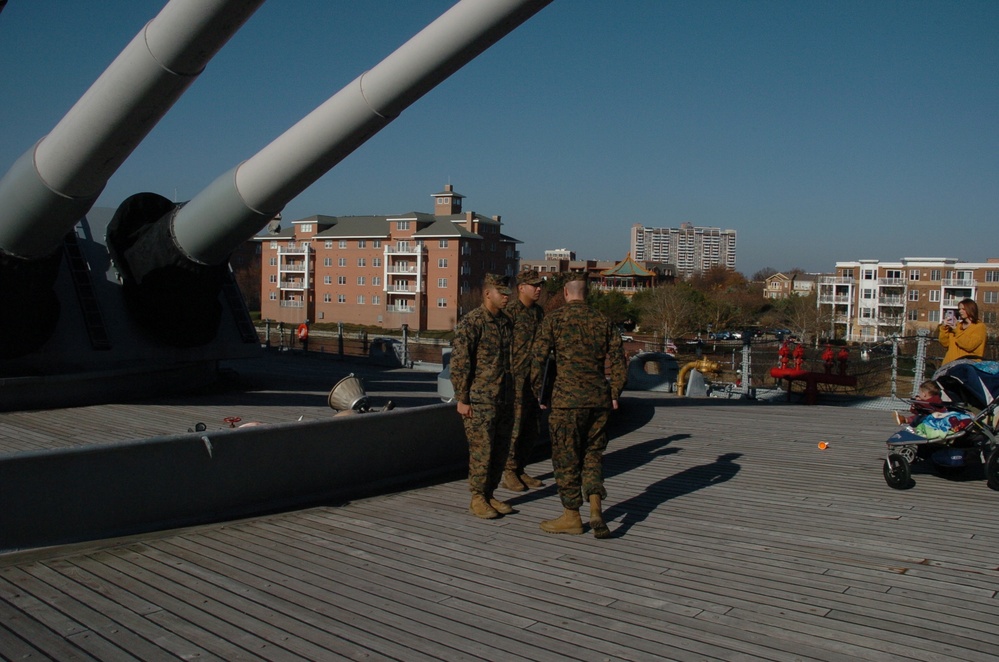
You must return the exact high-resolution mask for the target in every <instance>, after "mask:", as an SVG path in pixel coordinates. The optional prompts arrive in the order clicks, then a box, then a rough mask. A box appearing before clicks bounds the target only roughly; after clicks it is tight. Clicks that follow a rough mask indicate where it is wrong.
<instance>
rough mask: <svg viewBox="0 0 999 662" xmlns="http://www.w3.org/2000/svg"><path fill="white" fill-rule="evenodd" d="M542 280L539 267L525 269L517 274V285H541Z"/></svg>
mask: <svg viewBox="0 0 999 662" xmlns="http://www.w3.org/2000/svg"><path fill="white" fill-rule="evenodd" d="M542 282H543V281H542V278H541V274H539V273H538V271H537V269H524V270H523V271H521V272H520V273H519V274H517V285H540V284H541V283H542Z"/></svg>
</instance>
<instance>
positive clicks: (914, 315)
mask: <svg viewBox="0 0 999 662" xmlns="http://www.w3.org/2000/svg"><path fill="white" fill-rule="evenodd" d="M905 318H906V319H907V320H909V321H910V322H915V321H916V320H918V319H919V311H918V310H915V309H913V310H907V311H906V312H905Z"/></svg>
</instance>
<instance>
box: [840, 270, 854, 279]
mask: <svg viewBox="0 0 999 662" xmlns="http://www.w3.org/2000/svg"><path fill="white" fill-rule="evenodd" d="M839 277H840V278H853V270H852V269H844V270H843V271H841V272H839Z"/></svg>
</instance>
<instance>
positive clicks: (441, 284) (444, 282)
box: [437, 278, 447, 290]
mask: <svg viewBox="0 0 999 662" xmlns="http://www.w3.org/2000/svg"><path fill="white" fill-rule="evenodd" d="M437 287H439V288H440V289H442V290H444V289H447V278H438V279H437Z"/></svg>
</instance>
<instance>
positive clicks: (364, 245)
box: [357, 239, 368, 248]
mask: <svg viewBox="0 0 999 662" xmlns="http://www.w3.org/2000/svg"><path fill="white" fill-rule="evenodd" d="M357 247H358V248H367V247H368V242H366V241H365V240H364V239H358V240H357Z"/></svg>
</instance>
